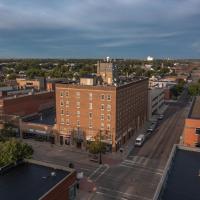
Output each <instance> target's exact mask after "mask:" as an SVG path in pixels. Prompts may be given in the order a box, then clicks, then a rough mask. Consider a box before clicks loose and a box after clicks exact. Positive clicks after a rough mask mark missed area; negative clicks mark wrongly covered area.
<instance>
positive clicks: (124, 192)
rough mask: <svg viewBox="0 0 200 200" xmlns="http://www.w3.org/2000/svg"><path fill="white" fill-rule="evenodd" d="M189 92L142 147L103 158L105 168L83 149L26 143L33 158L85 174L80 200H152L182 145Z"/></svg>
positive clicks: (171, 108) (174, 105) (184, 94)
mask: <svg viewBox="0 0 200 200" xmlns="http://www.w3.org/2000/svg"><path fill="white" fill-rule="evenodd" d="M188 102H189V101H188V95H187V92H186V91H184V92H183V94H182V96H181V97H180V98H179V100H178V102H177V103H169V105H168V108H167V110H166V112H165V117H164V119H163V120H162V121H161V122H160V125H159V126H158V128H157V130H156V131H155V132H154V133H153V134H152V136H151V137H150V138H149V139H148V140H147V141H146V142H145V143H144V145H143V146H142V147H134V148H133V149H132V151H130V153H129V155H128V156H127V157H125V158H124V157H122V159H121V160H119V159H118V158H117V157H115V156H114V155H113V156H112V155H103V157H102V158H103V165H99V164H98V163H94V162H91V161H89V157H88V154H87V153H86V152H82V151H81V150H69V149H66V148H63V147H59V146H51V145H50V144H48V143H41V142H35V141H30V140H26V142H28V143H30V144H31V145H32V146H33V148H34V150H35V151H34V156H33V158H34V159H36V160H42V161H44V162H50V163H55V164H59V165H63V166H68V165H69V163H70V162H72V163H73V164H74V165H75V168H76V169H77V171H78V172H83V173H84V176H85V178H84V180H82V181H81V183H80V189H79V192H78V194H79V195H78V199H80V200H82V199H83V200H84V199H94V200H112V199H113V200H117V199H122V200H150V199H152V198H153V195H154V193H155V190H156V188H157V185H158V183H159V181H160V179H161V177H162V174H163V170H164V168H165V164H166V162H167V160H168V157H169V154H170V152H171V149H172V147H173V145H174V144H175V143H179V141H180V136H181V134H182V131H183V128H184V120H185V118H186V116H187V113H188V111H189V103H188Z"/></svg>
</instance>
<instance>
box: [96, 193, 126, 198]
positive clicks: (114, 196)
mask: <svg viewBox="0 0 200 200" xmlns="http://www.w3.org/2000/svg"><path fill="white" fill-rule="evenodd" d="M96 194H100V195H103V196H107V197H111V198H114V199H122V198H121V197H120V198H117V197H116V195H111V194H106V193H103V192H99V191H97V192H96ZM123 199H124V200H128V199H125V198H123Z"/></svg>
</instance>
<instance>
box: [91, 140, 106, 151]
mask: <svg viewBox="0 0 200 200" xmlns="http://www.w3.org/2000/svg"><path fill="white" fill-rule="evenodd" d="M87 148H88V150H89V152H90V153H92V154H98V153H100V152H105V150H106V145H105V143H102V142H101V140H100V139H99V138H97V137H96V139H95V141H92V142H90V143H89V144H88V146H87Z"/></svg>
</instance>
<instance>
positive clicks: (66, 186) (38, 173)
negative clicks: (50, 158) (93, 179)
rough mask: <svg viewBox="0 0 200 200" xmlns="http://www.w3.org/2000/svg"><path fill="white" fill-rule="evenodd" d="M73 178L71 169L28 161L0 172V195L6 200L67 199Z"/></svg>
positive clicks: (74, 177)
mask: <svg viewBox="0 0 200 200" xmlns="http://www.w3.org/2000/svg"><path fill="white" fill-rule="evenodd" d="M75 180H76V175H75V171H74V170H72V169H68V168H64V167H60V166H56V165H50V164H46V163H43V162H38V161H29V162H25V163H22V164H19V165H18V166H15V167H13V168H11V169H9V170H7V171H6V172H4V173H2V174H0V196H1V198H2V199H6V200H13V199H21V200H22V199H24V200H25V199H29V200H38V199H40V200H42V199H48V200H64V199H69V194H70V192H69V190H72V189H73V190H74V191H75V186H74V184H75ZM74 195H75V194H74ZM64 197H65V198H64ZM74 199H75V198H74Z"/></svg>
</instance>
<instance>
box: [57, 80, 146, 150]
mask: <svg viewBox="0 0 200 200" xmlns="http://www.w3.org/2000/svg"><path fill="white" fill-rule="evenodd" d="M147 100H148V79H142V80H137V81H134V82H130V83H128V84H124V85H121V86H114V85H113V86H111V85H105V86H103V85H97V86H85V85H72V84H57V85H56V121H57V124H56V126H57V130H58V132H59V133H60V135H61V136H62V137H64V139H65V138H69V137H70V136H71V134H72V132H73V131H74V130H77V129H78V130H81V132H82V133H83V137H84V139H85V140H93V139H94V138H95V137H96V136H97V135H98V134H99V132H100V130H102V134H103V137H104V138H105V140H106V142H107V143H109V144H111V145H112V149H113V150H116V149H118V148H119V147H120V146H121V145H122V144H124V143H125V142H126V141H127V140H128V139H129V138H130V136H131V135H132V134H133V133H134V131H135V130H136V129H137V128H138V127H140V126H141V125H142V124H143V123H144V121H145V120H146V118H147V105H148V102H147Z"/></svg>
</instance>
